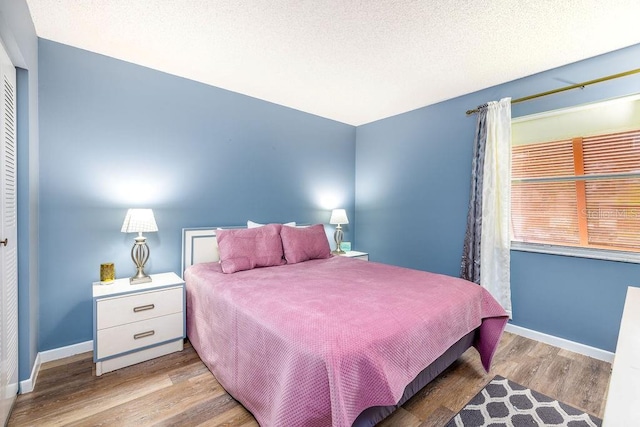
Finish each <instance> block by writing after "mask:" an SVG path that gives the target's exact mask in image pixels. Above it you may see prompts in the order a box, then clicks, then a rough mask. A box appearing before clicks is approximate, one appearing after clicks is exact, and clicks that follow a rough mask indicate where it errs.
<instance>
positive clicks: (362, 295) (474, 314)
mask: <svg viewBox="0 0 640 427" xmlns="http://www.w3.org/2000/svg"><path fill="white" fill-rule="evenodd" d="M220 271H221V270H220V267H219V265H218V264H215V263H209V264H198V265H194V266H192V267H190V268H189V269H187V271H186V272H185V280H186V283H187V334H188V336H189V340H190V341H191V343H192V344H193V346H194V347H195V349H196V350H197V352H198V354H199V355H200V357H201V358H202V360H203V361H204V362H205V364H206V365H207V366H208V367H209V369H210V370H211V371H212V372H213V374H214V375H215V376H216V378H217V379H218V381H220V383H221V384H222V385H223V386H224V388H225V389H226V390H227V391H228V392H229V393H230V394H231V395H232V396H234V397H235V398H236V399H237V400H239V401H240V402H241V403H242V404H243V405H244V406H245V407H246V408H247V409H248V410H250V411H251V412H252V413H253V415H254V416H255V417H256V419H257V420H258V422H259V423H260V425H261V426H287V427H294V426H329V425H332V426H350V425H351V424H352V423H353V421H354V420H355V419H356V417H357V416H358V415H359V414H360V412H362V411H363V410H364V409H366V408H368V407H371V406H386V405H394V404H395V403H396V402H397V401H398V400H399V399H400V397H401V396H402V393H403V391H404V388H405V386H406V385H407V384H408V383H409V382H411V381H412V380H413V379H414V378H415V376H416V375H417V374H418V373H419V372H420V371H422V370H423V369H424V368H425V367H426V366H427V365H429V364H430V363H431V362H433V361H434V360H435V359H436V358H438V357H439V356H440V355H441V354H442V353H444V352H445V350H447V348H449V347H450V346H451V345H452V344H454V343H455V342H457V341H458V340H459V339H460V338H462V337H463V336H464V335H466V334H467V333H469V332H471V331H472V330H474V329H476V328H478V327H480V329H479V333H478V334H477V336H476V343H475V347H476V348H477V349H478V351H479V352H480V355H481V358H482V362H483V365H484V367H485V369H487V370H488V368H489V366H490V364H491V359H492V357H493V353H494V351H495V349H496V346H497V343H498V340H499V339H500V335H501V334H502V331H503V329H504V326H505V324H506V322H507V315H506V313H505V311H504V310H503V309H502V307H500V305H499V304H498V303H497V302H496V301H495V300H494V299H493V298H492V297H491V296H490V295H489V293H488V292H486V291H485V290H484V289H483V288H482V287H480V286H477V285H475V284H472V283H470V282H467V281H464V280H462V279H457V278H453V277H449V276H443V275H438V274H433V273H427V272H423V271H417V270H409V269H404V268H400V267H393V266H389V265H384V264H378V263H373V262H366V261H362V260H356V259H349V258H344V257H333V258H330V259H324V260H313V261H307V262H303V263H299V264H293V265H283V266H278V267H267V268H258V269H253V270H249V271H242V272H238V273H234V274H222V273H221V272H220Z"/></svg>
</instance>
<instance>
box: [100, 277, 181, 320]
mask: <svg viewBox="0 0 640 427" xmlns="http://www.w3.org/2000/svg"><path fill="white" fill-rule="evenodd" d="M182 298H183V288H182V286H179V287H176V288H170V289H164V290H158V291H149V292H140V293H136V294H131V295H124V296H120V297H113V298H103V299H100V300H99V301H98V302H97V313H96V316H97V318H96V324H97V329H98V330H101V329H106V328H111V327H114V326H118V325H125V324H127V323H132V322H138V321H140V320H146V319H151V318H154V317H160V316H164V315H167V314H172V313H181V312H182V309H183V306H184V304H183V301H182Z"/></svg>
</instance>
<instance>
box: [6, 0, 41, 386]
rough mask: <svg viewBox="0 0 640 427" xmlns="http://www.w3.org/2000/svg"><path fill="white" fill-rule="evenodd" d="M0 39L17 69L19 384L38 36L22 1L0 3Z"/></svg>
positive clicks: (34, 314)
mask: <svg viewBox="0 0 640 427" xmlns="http://www.w3.org/2000/svg"><path fill="white" fill-rule="evenodd" d="M0 38H1V39H2V41H3V43H4V46H5V48H6V50H7V53H8V54H9V57H10V58H11V61H12V62H13V65H15V66H16V68H17V70H16V71H17V72H16V84H17V87H16V95H17V97H16V100H17V118H18V122H17V131H18V134H17V136H18V139H17V142H18V144H17V149H18V150H17V155H18V174H17V180H18V181H17V184H18V194H17V196H18V200H17V202H18V325H19V327H18V342H19V344H18V352H19V379H20V380H24V379H26V378H28V377H29V376H30V374H31V370H32V368H33V365H34V363H35V359H36V356H37V354H38V249H37V248H38V38H37V37H36V31H35V28H34V26H33V21H32V20H31V15H30V14H29V8H28V7H27V3H26V2H25V1H24V0H0Z"/></svg>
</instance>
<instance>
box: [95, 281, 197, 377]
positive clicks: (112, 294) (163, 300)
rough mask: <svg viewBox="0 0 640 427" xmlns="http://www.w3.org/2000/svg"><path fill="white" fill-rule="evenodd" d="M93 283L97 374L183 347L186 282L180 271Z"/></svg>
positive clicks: (179, 349)
mask: <svg viewBox="0 0 640 427" xmlns="http://www.w3.org/2000/svg"><path fill="white" fill-rule="evenodd" d="M151 279H152V281H151V282H149V283H142V284H138V285H131V284H129V279H128V278H127V279H118V280H116V281H114V282H113V283H112V284H108V285H103V284H100V282H96V283H94V284H93V361H94V362H95V363H96V375H102V374H104V373H106V372H111V371H114V370H116V369H120V368H123V367H125V366H129V365H133V364H135V363H140V362H144V361H145V360H149V359H153V358H155V357H159V356H164V355H165V354H169V353H173V352H175V351H182V348H183V339H184V337H185V329H186V327H185V295H184V292H185V289H184V281H183V280H182V279H181V278H180V277H178V275H176V274H175V273H163V274H152V275H151Z"/></svg>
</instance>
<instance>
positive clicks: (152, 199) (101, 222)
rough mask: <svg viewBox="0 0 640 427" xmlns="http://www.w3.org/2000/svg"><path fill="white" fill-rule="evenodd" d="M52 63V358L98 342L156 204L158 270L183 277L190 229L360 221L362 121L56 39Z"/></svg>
mask: <svg viewBox="0 0 640 427" xmlns="http://www.w3.org/2000/svg"><path fill="white" fill-rule="evenodd" d="M39 55H40V56H39V59H40V131H41V135H42V138H41V145H40V155H41V164H40V185H41V187H40V190H41V193H40V195H41V198H40V209H41V210H40V214H41V216H40V218H41V222H40V259H41V263H40V277H41V281H40V300H41V304H40V346H39V349H40V351H43V350H47V349H51V348H56V347H61V346H64V345H69V344H74V343H78V342H82V341H85V340H90V339H92V305H91V283H92V282H93V281H95V280H98V274H99V265H100V263H102V262H110V261H112V262H115V265H116V274H117V276H118V277H127V276H130V275H131V274H133V263H132V262H131V259H130V258H129V252H130V250H131V246H132V244H133V237H134V236H133V235H131V234H128V235H127V234H122V233H120V227H121V226H122V221H123V219H124V215H125V213H126V210H127V208H130V207H150V208H153V209H154V213H155V216H156V221H157V223H158V227H159V232H158V233H149V234H148V242H149V246H150V248H151V259H150V262H149V264H148V269H147V271H148V272H151V273H158V272H163V271H175V272H179V268H180V250H181V240H180V239H181V228H183V227H197V226H214V225H221V226H224V225H238V224H242V223H246V221H247V219H252V220H254V221H258V222H270V221H272V222H275V221H280V222H285V221H298V222H300V223H318V222H319V223H325V224H326V223H328V221H329V215H330V209H331V208H334V207H344V208H346V209H347V212H348V215H349V216H350V218H353V217H354V193H355V185H354V183H355V172H354V168H353V165H354V163H355V128H354V127H353V126H349V125H345V124H342V123H338V122H335V121H331V120H327V119H323V118H320V117H317V116H313V115H310V114H306V113H302V112H300V111H296V110H292V109H289V108H285V107H282V106H278V105H274V104H271V103H268V102H264V101H260V100H257V99H254V98H250V97H247V96H243V95H239V94H236V93H232V92H228V91H225V90H222V89H218V88H215V87H211V86H207V85H204V84H201V83H197V82H194V81H190V80H186V79H182V78H179V77H175V76H171V75H168V74H164V73H162V72H158V71H154V70H150V69H147V68H144V67H140V66H137V65H133V64H130V63H126V62H123V61H119V60H115V59H112V58H108V57H105V56H101V55H97V54H93V53H90V52H87V51H83V50H80V49H76V48H72V47H69V46H65V45H62V44H58V43H54V42H51V41H47V40H40V45H39ZM346 234H347V238H349V237H350V236H351V234H352V233H350V232H348V231H347V233H346Z"/></svg>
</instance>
